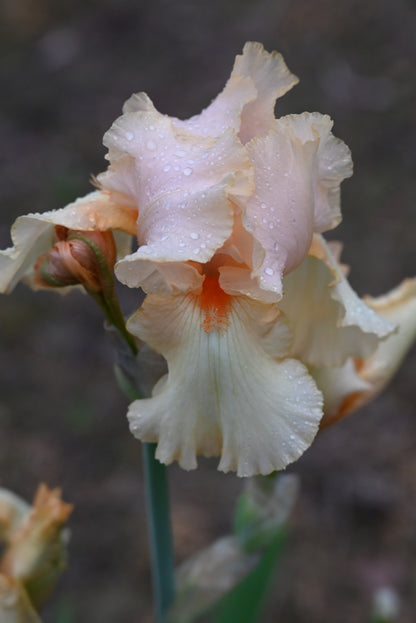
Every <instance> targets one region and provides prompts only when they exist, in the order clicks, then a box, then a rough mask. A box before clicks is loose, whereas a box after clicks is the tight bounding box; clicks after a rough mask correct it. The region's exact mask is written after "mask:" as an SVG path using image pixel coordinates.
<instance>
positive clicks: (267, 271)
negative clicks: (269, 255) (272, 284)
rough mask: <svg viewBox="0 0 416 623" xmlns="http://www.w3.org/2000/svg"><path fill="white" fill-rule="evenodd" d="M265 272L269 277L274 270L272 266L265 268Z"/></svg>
mask: <svg viewBox="0 0 416 623" xmlns="http://www.w3.org/2000/svg"><path fill="white" fill-rule="evenodd" d="M265 273H266V275H270V277H271V276H272V275H274V270H273V268H266V270H265Z"/></svg>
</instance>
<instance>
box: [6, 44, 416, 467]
mask: <svg viewBox="0 0 416 623" xmlns="http://www.w3.org/2000/svg"><path fill="white" fill-rule="evenodd" d="M297 81H298V80H297V78H296V77H295V76H294V75H293V74H291V73H290V71H289V70H288V68H287V67H286V65H285V63H284V61H283V58H282V57H281V56H280V55H279V54H276V53H272V54H269V53H267V52H265V51H264V50H263V47H262V46H261V45H260V44H258V43H248V44H246V46H245V47H244V50H243V54H242V55H241V56H237V58H236V61H235V64H234V68H233V70H232V73H231V76H230V78H229V80H228V82H227V84H226V86H225V88H224V90H223V91H222V92H221V93H220V94H219V95H218V97H217V98H216V99H215V100H214V101H213V102H212V103H211V105H210V106H209V107H208V108H206V109H205V110H204V111H202V113H201V114H200V115H197V116H195V117H192V118H191V119H188V120H185V121H183V120H179V119H175V118H171V117H168V116H166V115H163V114H161V113H159V112H158V111H157V110H156V109H155V107H154V106H153V104H152V102H151V100H150V99H149V98H148V97H147V95H145V94H144V93H139V94H136V95H133V96H132V97H131V98H130V99H129V100H128V101H127V102H126V104H125V106H124V109H123V115H122V116H121V117H120V118H119V119H117V120H116V121H115V123H114V124H113V126H112V127H111V128H110V130H109V131H108V132H107V133H106V134H105V136H104V144H105V146H106V147H107V148H108V156H107V158H108V160H109V162H110V166H109V168H108V170H107V171H106V172H104V173H102V174H101V175H99V176H98V178H97V182H98V184H99V188H100V190H99V191H97V192H95V193H92V194H91V195H89V196H88V197H87V198H85V199H81V200H78V202H76V203H75V204H72V205H71V206H68V207H67V208H64V210H61V211H57V212H54V213H48V215H47V218H46V219H45V215H29V216H27V217H21V220H20V222H19V221H18V224H16V226H15V231H14V242H15V246H14V248H12V249H9V250H7V251H5V252H3V257H2V256H0V287H1V285H2V282H1V279H2V275H3V276H4V277H3V290H6V289H8V288H9V289H10V287H11V285H13V284H14V283H15V282H16V281H17V280H19V279H20V278H22V277H24V278H26V279H27V280H29V282H30V279H31V275H32V272H31V271H33V264H34V263H35V261H36V259H37V257H38V256H39V255H40V254H41V252H45V248H44V247H45V245H46V246H47V245H48V244H49V245H50V236H51V231H52V230H53V227H54V226H55V225H64V226H65V227H71V228H74V229H77V230H82V229H86V230H88V229H89V230H91V229H116V230H121V231H122V232H123V231H124V232H125V233H128V234H135V235H136V236H137V241H138V249H137V250H136V251H135V252H133V253H131V254H129V255H124V257H122V259H120V261H119V262H118V264H117V265H116V275H117V277H118V279H119V280H120V281H121V282H123V283H125V284H127V285H128V286H130V287H133V288H139V287H140V288H142V289H143V290H144V291H145V292H146V294H147V296H146V299H145V301H144V303H143V305H142V306H141V307H140V309H139V310H138V311H137V312H136V313H135V314H134V315H133V317H132V318H131V319H130V321H129V323H128V328H129V330H130V331H131V332H132V333H133V334H134V335H136V336H137V337H138V338H140V339H141V340H142V341H144V342H145V343H147V344H148V345H149V346H150V347H151V348H152V349H154V350H156V351H157V352H159V353H161V354H162V355H163V356H164V357H165V358H166V360H167V364H168V374H167V375H166V376H164V377H163V378H162V379H160V381H159V382H158V383H157V384H156V386H155V387H154V390H153V395H152V397H151V398H147V399H144V400H138V401H136V402H134V403H133V404H132V405H131V406H130V409H129V413H128V418H129V421H130V426H131V430H132V432H133V434H134V435H135V436H136V437H138V438H139V439H141V440H142V441H147V442H157V444H158V446H157V454H156V456H157V458H158V459H159V460H160V461H162V462H163V463H170V462H172V461H174V460H177V461H178V462H179V464H180V465H181V466H182V467H184V468H185V469H192V468H195V467H196V465H197V455H203V456H219V457H220V461H219V469H220V470H223V471H229V470H235V471H236V472H237V474H238V475H240V476H251V475H254V474H268V473H270V472H272V471H274V470H279V469H283V468H285V467H286V466H287V465H288V464H289V463H291V462H292V461H294V460H296V459H297V458H299V457H300V456H301V454H302V453H303V452H304V451H305V450H306V449H307V448H308V447H309V446H310V444H311V443H312V441H313V439H314V437H315V435H316V433H317V431H318V429H319V427H320V425H321V421H322V418H323V417H324V414H325V418H327V419H326V421H325V422H326V423H330V422H332V421H335V420H336V419H338V418H339V417H341V415H342V414H343V413H344V412H345V413H346V412H347V411H348V410H350V408H353V403H356V404H361V403H362V402H363V401H364V400H365V399H366V397H370V396H372V395H374V394H375V393H376V391H378V390H379V389H380V388H381V386H382V385H383V384H384V382H385V381H384V380H383V381H381V380H380V379H379V378H378V377H377V374H374V369H376V368H377V363H375V359H374V357H376V356H377V357H378V355H377V353H381V352H384V351H383V346H382V345H384V344H385V345H386V353H387V359H388V357H389V355H388V353H389V352H392V353H393V352H394V354H393V355H392V361H393V359H394V362H398V361H399V360H400V358H401V357H402V356H403V354H404V352H405V351H406V349H407V347H408V344H409V343H410V342H411V339H412V336H414V333H415V331H416V323H415V321H414V320H413V318H414V316H415V314H413V315H412V314H410V313H407V310H409V309H411V308H412V306H414V301H415V298H416V297H415V282H414V281H409V282H407V285H405V286H403V288H402V289H401V290H399V291H397V292H396V294H394V295H392V298H391V299H390V298H387V299H385V300H384V302H381V303H378V302H377V300H376V301H369V302H368V304H367V303H365V302H364V301H362V300H360V299H359V298H358V297H357V296H356V295H355V293H354V292H353V291H352V290H351V288H350V286H349V285H348V282H347V281H346V279H345V276H344V275H343V272H342V269H341V267H340V265H339V263H338V261H337V257H336V255H334V253H333V252H332V250H331V248H330V247H329V246H328V245H327V244H326V243H325V241H324V239H323V238H322V236H321V234H322V232H324V231H327V230H330V229H333V228H334V227H336V226H337V225H338V224H339V222H340V220H341V212H340V184H341V182H342V180H343V179H345V178H346V177H349V176H350V175H351V174H352V162H351V157H350V152H349V149H348V148H347V147H346V145H345V144H344V143H343V142H342V141H340V140H339V139H337V138H335V137H334V136H333V134H332V133H331V128H332V121H331V119H330V118H329V117H328V116H326V115H321V114H319V113H303V114H299V115H289V116H286V117H281V118H279V119H275V116H274V106H275V101H276V99H277V98H278V97H280V96H282V95H284V94H285V93H286V91H288V90H289V89H290V88H291V87H292V86H294V85H295V84H296V83H297ZM25 219H26V220H25ZM27 219H31V221H30V227H32V226H33V228H35V227H37V228H38V229H39V231H40V232H41V233H40V236H38V238H36V240H37V242H36V244H34V242H33V240H34V238H33V232H32V235H31V233H30V227H29V225H28V222H27ZM63 220H64V221H65V222H62V221H63ZM25 232H26V234H25ZM25 235H26V237H25ZM40 239H41V242H40ZM26 244H27V250H26V251H25V252H24V251H23V248H24V247H25V245H26ZM119 251H121V248H119ZM123 253H125V252H124V251H122V252H119V257H120V256H122V255H123ZM16 267H17V268H16ZM6 273H7V276H6ZM392 306H393V307H395V308H396V309H398V308H401V309H404V310H405V311H404V312H403V313H402V315H401V316H400V318H399V324H400V322H401V318H404V319H405V320H403V322H404V325H405V328H404V329H403V331H404V333H405V334H406V339H402V337H400V339H399V338H398V337H397V335H398V333H397V329H396V328H395V324H394V323H395V322H396V316H395V314H394V313H393V314H392V318H391V319H392V320H393V323H392V322H390V315H391V314H390V311H389V310H390V308H391V307H392ZM376 312H380V313H376ZM395 336H396V337H395ZM399 343H400V345H399V346H398V344H399ZM387 345H388V346H387ZM366 362H368V365H369V366H370V368H366ZM371 362H372V363H371ZM395 365H396V363H392V362H391V364H388V365H387V366H385V368H384V370H385V372H386V373H385V374H384V372H383V373H381V375H382V376H383V375H384V376H383V379H385V380H387V378H389V377H390V376H391V374H392V372H393V369H394V368H395ZM369 370H370V372H369ZM376 377H377V379H376ZM349 397H353V398H351V400H349ZM325 422H324V423H325Z"/></svg>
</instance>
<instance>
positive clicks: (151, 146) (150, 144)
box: [146, 141, 156, 151]
mask: <svg viewBox="0 0 416 623" xmlns="http://www.w3.org/2000/svg"><path fill="white" fill-rule="evenodd" d="M146 147H147V149H150V151H154V150H155V149H156V143H155V142H154V141H147V143H146Z"/></svg>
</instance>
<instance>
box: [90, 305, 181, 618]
mask: <svg viewBox="0 0 416 623" xmlns="http://www.w3.org/2000/svg"><path fill="white" fill-rule="evenodd" d="M107 302H108V299H107V301H105V302H104V301H100V302H99V303H100V304H101V306H102V307H103V304H104V305H106V303H107ZM106 307H107V310H104V311H105V313H106V316H107V318H108V319H109V320H110V322H112V324H114V326H116V327H117V328H118V330H119V331H120V333H121V335H123V337H124V338H125V339H126V342H127V344H128V345H129V346H130V348H131V350H132V352H133V354H136V353H137V347H136V345H135V344H134V341H133V338H132V336H131V335H130V334H129V333H128V332H127V329H126V328H125V325H124V319H123V327H124V330H122V327H121V326H120V318H119V317H117V314H115V315H114V316H113V313H114V306H113V304H111V303H110V305H106ZM114 320H116V322H114ZM127 336H128V337H129V338H130V339H127ZM132 341H133V344H134V349H133V348H132V344H131V342H132ZM116 378H117V381H118V384H119V387H120V389H121V390H122V391H123V392H124V394H125V395H126V396H127V397H128V398H129V399H130V400H137V399H140V398H143V396H141V395H140V393H139V390H138V389H137V388H136V387H135V386H134V385H133V384H132V383H131V382H129V380H128V378H127V376H126V375H125V374H123V371H122V369H121V368H119V367H117V368H116ZM142 447H143V465H144V480H145V486H146V507H147V524H148V531H149V541H150V553H151V561H152V577H153V587H154V597H155V602H156V621H157V623H166V621H167V619H166V616H167V612H168V609H169V607H170V605H171V604H172V601H173V598H174V594H175V580H174V577H175V575H174V560H173V541H172V531H171V524H170V509H169V491H168V482H167V473H166V466H165V465H163V464H162V463H160V462H159V461H158V460H157V459H156V458H155V450H156V444H154V443H143V446H142Z"/></svg>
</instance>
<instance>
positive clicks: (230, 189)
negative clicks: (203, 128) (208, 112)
mask: <svg viewBox="0 0 416 623" xmlns="http://www.w3.org/2000/svg"><path fill="white" fill-rule="evenodd" d="M104 142H105V144H106V145H107V146H109V147H110V150H111V149H117V150H118V151H117V154H120V153H122V154H123V156H120V155H118V159H116V161H115V169H114V171H112V167H111V166H110V170H109V171H110V172H111V171H112V172H111V176H112V177H111V180H110V179H109V177H108V176H107V175H106V174H103V175H101V176H99V178H98V180H99V182H100V183H101V184H103V185H104V186H105V187H108V186H109V183H110V185H111V187H112V188H114V187H117V189H120V188H124V189H125V188H127V189H128V191H129V192H130V193H132V194H134V196H135V197H136V202H137V205H138V206H139V217H138V222H137V232H138V242H139V245H140V246H139V249H138V250H137V252H136V253H135V254H133V255H132V256H130V257H129V258H128V259H127V260H126V264H124V262H122V263H120V264H119V265H118V267H117V276H118V278H119V279H120V280H121V281H123V282H125V283H127V285H130V286H132V287H136V286H138V285H140V286H142V287H143V288H144V289H145V290H147V291H153V289H150V285H149V284H148V283H147V280H146V279H147V278H146V275H148V274H152V275H153V276H154V275H155V274H159V275H160V277H161V281H160V288H162V290H163V289H165V285H166V284H164V283H163V274H164V270H160V268H161V265H162V264H163V263H166V262H177V263H179V262H186V261H190V260H191V261H194V262H199V263H204V262H207V261H208V260H209V259H210V258H211V257H212V255H213V254H214V252H215V251H216V250H217V249H219V248H220V247H221V246H222V245H223V244H224V242H225V241H226V240H227V238H228V237H229V236H230V234H231V232H232V228H233V216H234V207H233V203H232V201H233V200H234V201H236V202H238V201H240V200H241V198H242V197H244V196H247V195H248V194H250V193H251V191H252V166H251V163H250V161H249V159H248V156H247V154H246V152H245V150H244V148H243V147H242V145H241V143H240V142H239V141H238V139H237V138H236V135H235V133H234V132H233V131H232V130H229V131H227V132H225V134H223V135H222V136H221V137H219V138H218V139H213V138H211V137H209V138H201V137H195V136H194V135H192V134H190V133H189V132H187V131H185V130H183V129H178V128H176V127H175V126H174V125H173V124H172V122H171V120H170V119H169V118H168V117H164V116H162V115H160V114H159V113H157V112H155V113H152V112H141V111H139V112H136V113H127V114H126V115H124V116H123V117H120V119H118V120H117V121H116V122H115V124H114V125H113V126H112V128H111V130H110V131H109V132H107V134H106V136H105V141H104ZM121 157H124V158H128V159H129V160H128V161H126V163H127V166H128V171H129V175H131V176H132V179H131V182H130V183H127V182H126V174H125V173H124V174H123V175H124V177H123V184H122V185H121V184H120V185H118V186H117V185H116V182H115V177H116V176H117V173H118V171H119V162H120V158H121ZM131 159H133V160H134V167H133V168H132V167H131ZM154 264H157V266H155V265H154ZM188 272H189V271H188ZM152 279H153V278H152ZM155 287H157V286H156V281H155V280H154V279H153V281H152V288H155ZM187 288H188V286H186V287H185V288H184V289H185V290H186V289H187Z"/></svg>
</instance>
